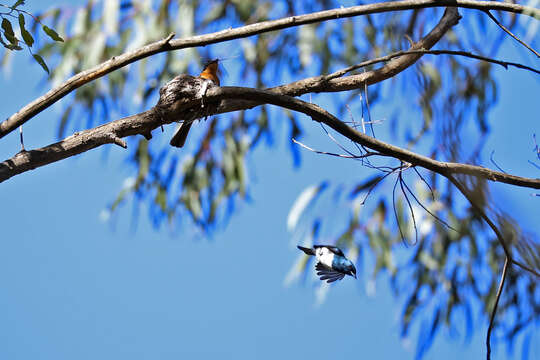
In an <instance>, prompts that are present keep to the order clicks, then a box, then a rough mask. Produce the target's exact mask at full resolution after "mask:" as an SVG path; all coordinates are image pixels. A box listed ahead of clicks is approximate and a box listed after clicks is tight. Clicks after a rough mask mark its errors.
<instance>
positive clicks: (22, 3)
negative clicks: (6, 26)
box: [11, 0, 24, 9]
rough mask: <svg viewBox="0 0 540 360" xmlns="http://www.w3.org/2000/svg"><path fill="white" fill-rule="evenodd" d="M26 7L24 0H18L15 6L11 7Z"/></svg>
mask: <svg viewBox="0 0 540 360" xmlns="http://www.w3.org/2000/svg"><path fill="white" fill-rule="evenodd" d="M20 5H24V0H17V2H16V3H15V4H13V5H11V8H12V9H16V8H17V6H20Z"/></svg>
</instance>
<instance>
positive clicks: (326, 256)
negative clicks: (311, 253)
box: [315, 248, 334, 268]
mask: <svg viewBox="0 0 540 360" xmlns="http://www.w3.org/2000/svg"><path fill="white" fill-rule="evenodd" d="M315 256H317V261H318V262H320V263H321V264H323V265H325V266H327V267H329V268H331V267H332V262H333V261H334V253H333V252H331V251H330V250H328V249H327V248H318V249H317V250H316V254H315Z"/></svg>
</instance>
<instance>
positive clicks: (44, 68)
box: [32, 54, 49, 74]
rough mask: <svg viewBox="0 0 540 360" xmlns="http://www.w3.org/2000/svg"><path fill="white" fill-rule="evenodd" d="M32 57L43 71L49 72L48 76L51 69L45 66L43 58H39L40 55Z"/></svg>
mask: <svg viewBox="0 0 540 360" xmlns="http://www.w3.org/2000/svg"><path fill="white" fill-rule="evenodd" d="M32 56H33V57H34V59H35V60H36V61H37V63H38V64H39V65H41V67H42V68H43V70H45V71H46V72H47V74H49V68H48V67H47V64H45V60H43V58H42V57H41V56H39V55H38V54H32Z"/></svg>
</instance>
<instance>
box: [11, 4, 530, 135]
mask: <svg viewBox="0 0 540 360" xmlns="http://www.w3.org/2000/svg"><path fill="white" fill-rule="evenodd" d="M447 6H451V7H463V8H469V9H476V10H482V11H486V10H500V11H506V12H511V13H517V14H523V15H527V16H531V17H534V18H536V19H540V10H539V9H535V8H532V7H527V6H522V5H519V4H511V3H505V2H498V1H474V0H404V1H392V2H383V3H375V4H367V5H360V6H353V7H349V8H340V9H334V10H326V11H320V12H316V13H311V14H306V15H299V16H291V17H287V18H282V19H279V20H273V21H265V22H261V23H256V24H251V25H246V26H242V27H238V28H235V29H227V30H222V31H218V32H215V33H211V34H206V35H198V36H193V37H189V38H185V39H177V40H172V36H171V35H172V34H171V35H169V36H168V37H166V38H164V39H162V40H160V41H157V42H154V43H152V44H149V45H146V46H144V47H141V48H139V49H137V50H135V51H132V52H129V53H125V54H122V55H119V56H113V57H112V58H111V59H109V60H107V61H105V62H104V63H101V64H99V65H97V66H95V67H93V68H91V69H88V70H85V71H83V72H80V73H78V74H76V75H74V76H72V77H71V78H69V79H68V80H66V81H65V82H64V83H62V84H60V85H59V86H58V87H56V88H54V89H51V90H49V91H48V92H47V93H45V94H44V95H43V96H41V97H39V98H38V99H36V100H34V101H32V102H31V103H29V104H27V105H26V106H24V107H23V108H22V109H21V110H19V111H18V112H17V113H15V114H13V115H11V116H10V117H9V118H8V119H6V120H5V121H3V122H2V123H0V138H2V137H4V136H5V135H7V134H9V133H10V132H11V131H13V130H14V129H16V128H17V127H18V126H20V125H22V124H23V123H25V122H26V121H28V120H29V119H31V118H32V117H33V116H35V115H36V114H38V113H40V112H41V111H43V110H44V109H46V108H48V107H49V106H51V105H52V104H54V103H55V102H57V101H58V100H60V99H61V98H63V97H64V96H66V95H67V94H69V93H70V92H72V91H73V90H75V89H77V88H79V87H81V86H82V85H84V84H87V83H89V82H91V81H94V80H96V79H98V78H100V77H102V76H104V75H107V74H108V73H110V72H112V71H114V70H117V69H119V68H121V67H124V66H126V65H128V64H130V63H133V62H135V61H137V60H140V59H143V58H146V57H149V56H151V55H154V54H158V53H161V52H165V51H171V50H179V49H186V48H192V47H199V46H206V45H209V44H214V43H220V42H225V41H230V40H234V39H240V38H245V37H249V36H253V35H256V34H262V33H266V32H271V31H276V30H281V29H285V28H290V27H295V26H300V25H306V24H312V23H317V22H323V21H328V20H335V19H340V18H347V17H354V16H360V15H367V14H374V13H382V12H390V11H401V10H411V9H421V8H428V7H447ZM173 36H174V35H173ZM430 47H431V46H424V48H430ZM368 84H371V82H368ZM334 91H340V90H334Z"/></svg>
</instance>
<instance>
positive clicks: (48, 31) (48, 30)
mask: <svg viewBox="0 0 540 360" xmlns="http://www.w3.org/2000/svg"><path fill="white" fill-rule="evenodd" d="M43 31H45V34H47V35H49V37H50V38H51V39H53V40H54V41H61V42H64V39H62V38H61V37H60V35H58V33H57V32H56V31H54V30H53V29H51V28H50V27H48V26H47V25H43Z"/></svg>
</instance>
